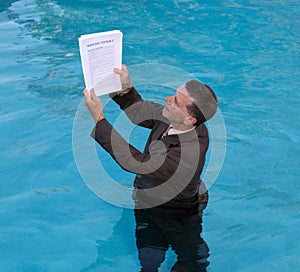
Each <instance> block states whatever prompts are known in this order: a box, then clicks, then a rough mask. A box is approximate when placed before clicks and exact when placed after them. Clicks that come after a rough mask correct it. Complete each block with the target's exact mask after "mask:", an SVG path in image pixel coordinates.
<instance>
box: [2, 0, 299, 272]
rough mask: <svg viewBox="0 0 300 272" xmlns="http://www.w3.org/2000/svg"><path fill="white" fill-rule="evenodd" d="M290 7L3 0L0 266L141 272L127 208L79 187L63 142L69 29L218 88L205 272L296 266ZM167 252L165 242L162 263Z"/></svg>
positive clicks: (295, 18)
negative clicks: (107, 36) (221, 142)
mask: <svg viewBox="0 0 300 272" xmlns="http://www.w3.org/2000/svg"><path fill="white" fill-rule="evenodd" d="M299 12H300V4H299V1H296V0H285V1H283V0H276V1H272V2H270V1H247V0H234V1H194V0H184V1H183V0H182V1H180V0H174V1H158V0H154V1H133V0H128V1H100V0H99V1H97V0H94V1H80V0H72V1H68V0H56V1H52V0H50V1H42V0H21V1H12V0H9V1H1V2H0V33H1V39H0V58H1V66H0V86H1V92H0V129H1V134H0V144H1V149H0V155H1V168H0V171H1V172H0V177H1V183H0V208H1V209H0V229H1V231H0V271H1V272H2V271H5V272H6V271H9V272H10V271H18V272H19V271H26V272H31V271H34V272H37V271H63V272H65V271H72V272H73V271H108V272H109V271H124V272H127V271H128V272H129V271H130V272H131V271H138V268H139V262H138V258H137V252H136V248H135V238H134V227H135V223H134V218H133V214H132V211H131V210H128V209H123V208H120V207H116V206H114V205H111V204H109V203H106V202H105V201H103V200H102V199H100V198H99V197H97V196H96V195H95V194H94V193H93V192H92V191H91V190H90V189H89V188H88V187H87V186H86V184H85V182H84V181H83V179H82V177H81V176H80V174H79V172H78V169H77V167H76V163H75V160H74V156H73V148H72V129H73V121H74V117H75V114H76V111H77V109H78V106H79V104H80V102H81V100H82V94H81V92H82V89H83V88H84V83H83V77H82V71H81V66H80V59H79V51H78V43H77V38H78V37H79V36H80V35H82V34H86V33H93V32H100V31H106V30H112V29H120V30H121V31H122V32H123V33H124V46H123V62H124V63H126V64H127V65H128V66H134V65H138V64H145V65H146V64H147V63H149V64H153V63H154V64H158V65H159V64H164V65H169V66H172V67H178V68H180V69H182V70H184V71H187V72H188V73H191V74H193V75H194V76H197V77H198V78H199V79H200V80H202V81H204V82H206V83H208V84H210V85H211V86H212V87H213V88H214V89H215V91H216V93H217V95H218V97H219V100H220V108H221V111H222V115H223V118H224V121H225V125H226V133H227V138H226V140H227V143H226V157H225V161H224V164H223V167H222V169H221V172H220V174H219V175H218V177H217V179H216V181H215V183H214V184H213V186H211V188H210V190H209V192H210V202H209V205H208V207H207V209H206V212H205V215H204V223H203V227H204V231H203V237H204V239H205V240H206V242H207V244H208V246H209V248H210V254H211V256H210V259H209V260H210V262H211V264H210V266H209V268H208V271H211V272H215V271H217V272H220V271H222V272H227V271H230V272H231V271H233V272H236V271H237V272H240V271H242V272H249V271H265V272H266V271H272V272H274V271H280V272H281V271H299V269H300V259H299V255H300V234H299V225H300V218H299V210H300V199H299V189H300V186H299V169H300V147H299V146H300V122H299V101H300V99H299V98H300V92H299V88H300V69H299V67H300V66H299V63H300V57H299V52H300V46H299V43H300V23H299ZM145 72H146V71H145ZM174 80H175V79H174ZM154 82H155V79H154ZM154 82H153V83H154ZM141 91H142V94H143V95H144V96H145V97H153V98H154V99H156V100H157V101H163V98H164V97H165V96H166V95H168V93H169V89H168V88H166V89H163V91H161V92H158V91H153V92H152V93H149V91H147V88H145V87H143V86H141ZM107 111H108V115H109V114H111V115H112V116H113V114H114V112H115V109H114V108H113V107H112V108H111V109H110V108H108V109H107ZM143 133H144V132H143V131H142V132H139V131H138V132H137V133H136V134H137V136H136V139H135V138H134V135H135V134H133V136H132V137H133V139H131V140H132V141H133V142H135V143H136V145H137V146H139V147H141V146H142V145H143V141H144V137H145V136H143V135H144V134H143ZM141 135H142V136H141ZM99 152H101V151H99ZM103 156H105V155H103ZM107 164H108V165H107V166H106V167H108V169H112V175H113V176H114V177H115V178H117V179H120V180H123V181H125V182H127V184H130V181H131V178H132V176H131V175H129V174H127V173H124V172H123V170H121V169H120V168H118V166H116V165H115V164H114V163H113V161H112V160H110V159H109V157H108V156H107ZM174 261H175V255H174V254H173V252H171V251H169V252H168V255H167V259H166V261H165V263H164V264H163V266H162V268H161V270H160V271H169V269H170V267H171V266H172V264H173V263H174Z"/></svg>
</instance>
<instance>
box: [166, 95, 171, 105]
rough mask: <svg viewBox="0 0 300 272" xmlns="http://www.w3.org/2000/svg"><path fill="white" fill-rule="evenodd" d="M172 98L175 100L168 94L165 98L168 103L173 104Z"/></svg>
mask: <svg viewBox="0 0 300 272" xmlns="http://www.w3.org/2000/svg"><path fill="white" fill-rule="evenodd" d="M172 100H173V96H167V97H166V98H165V101H166V103H167V104H172Z"/></svg>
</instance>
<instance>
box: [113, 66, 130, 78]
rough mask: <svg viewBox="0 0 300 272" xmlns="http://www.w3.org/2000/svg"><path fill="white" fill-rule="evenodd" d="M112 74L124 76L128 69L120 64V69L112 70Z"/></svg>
mask: <svg viewBox="0 0 300 272" xmlns="http://www.w3.org/2000/svg"><path fill="white" fill-rule="evenodd" d="M114 72H115V73H117V74H119V75H123V76H124V75H125V74H127V73H128V69H127V66H126V65H125V64H122V67H121V69H119V68H114Z"/></svg>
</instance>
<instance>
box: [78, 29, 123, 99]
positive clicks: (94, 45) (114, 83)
mask: <svg viewBox="0 0 300 272" xmlns="http://www.w3.org/2000/svg"><path fill="white" fill-rule="evenodd" d="M122 38H123V34H122V32H120V31H119V30H113V31H107V32H101V33H94V34H88V35H82V36H81V37H80V38H79V39H78V41H79V49H80V57H81V64H82V71H83V76H84V82H85V87H86V89H87V90H88V92H89V91H90V90H91V89H92V88H94V90H95V93H96V95H97V96H100V95H103V94H108V93H111V92H114V91H118V90H121V88H122V86H121V82H120V76H119V75H118V74H116V73H114V72H113V69H114V68H119V69H121V65H122Z"/></svg>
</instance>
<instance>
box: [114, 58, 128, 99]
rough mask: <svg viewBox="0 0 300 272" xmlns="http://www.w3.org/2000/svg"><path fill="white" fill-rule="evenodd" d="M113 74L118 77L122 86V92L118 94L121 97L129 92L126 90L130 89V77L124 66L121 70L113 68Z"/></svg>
mask: <svg viewBox="0 0 300 272" xmlns="http://www.w3.org/2000/svg"><path fill="white" fill-rule="evenodd" d="M114 72H115V73H116V74H118V75H120V80H121V84H122V91H121V92H120V93H121V94H123V95H124V94H125V93H128V92H129V90H128V88H130V87H132V83H131V81H130V76H129V72H128V69H127V67H126V65H124V64H122V68H121V69H118V68H115V69H114Z"/></svg>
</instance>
